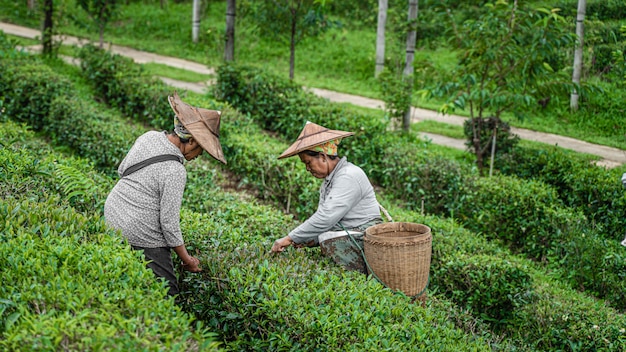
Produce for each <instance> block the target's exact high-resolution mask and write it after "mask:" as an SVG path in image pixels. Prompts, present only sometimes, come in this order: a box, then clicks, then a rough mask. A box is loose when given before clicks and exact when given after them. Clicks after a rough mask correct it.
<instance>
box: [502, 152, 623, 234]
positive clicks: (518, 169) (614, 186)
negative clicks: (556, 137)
mask: <svg viewBox="0 0 626 352" xmlns="http://www.w3.org/2000/svg"><path fill="white" fill-rule="evenodd" d="M501 172H502V173H504V174H507V175H516V176H519V177H521V178H524V179H529V178H534V179H537V180H541V181H543V182H545V183H546V184H549V185H551V186H552V187H554V188H555V189H556V191H557V192H558V195H559V198H560V199H561V200H562V202H563V203H564V204H565V205H566V206H568V207H572V208H575V209H578V210H580V211H581V212H583V213H584V214H585V216H586V217H587V219H588V220H589V224H590V226H593V227H594V228H596V229H597V233H598V234H600V235H602V236H605V237H606V238H608V239H611V240H614V241H620V240H621V239H623V238H624V227H626V218H625V217H624V214H623V212H621V211H616V210H618V209H625V208H626V194H625V193H624V189H623V187H622V185H621V182H620V177H621V172H620V171H619V170H616V169H606V168H603V167H597V166H592V165H589V163H588V162H586V161H582V160H576V159H572V158H570V157H568V156H567V155H565V154H564V153H563V152H562V151H559V150H557V149H556V148H552V149H550V150H538V149H528V148H525V149H520V150H518V151H517V152H516V153H514V154H513V159H512V160H511V162H509V163H508V164H507V165H506V166H503V167H501Z"/></svg>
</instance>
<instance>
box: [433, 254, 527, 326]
mask: <svg viewBox="0 0 626 352" xmlns="http://www.w3.org/2000/svg"><path fill="white" fill-rule="evenodd" d="M439 270H440V272H439V273H438V275H440V276H441V280H440V283H441V284H440V285H439V286H438V287H439V290H440V291H443V293H444V294H445V295H446V296H449V297H451V299H452V300H453V301H455V302H458V304H460V305H464V306H466V307H468V308H469V309H471V310H472V311H474V312H476V315H478V316H480V317H481V318H482V319H484V320H486V321H491V322H493V323H494V325H498V324H506V323H507V322H508V321H509V320H511V319H513V314H512V313H513V312H514V311H515V310H516V309H517V308H518V307H520V306H523V305H524V303H525V302H526V300H529V299H530V297H531V296H532V284H533V283H532V278H531V277H530V275H529V274H528V273H527V272H526V270H525V268H523V267H519V266H517V265H514V264H512V263H511V262H509V261H507V260H502V259H501V258H498V257H495V256H485V255H474V254H473V253H472V254H465V255H457V256H455V257H454V258H450V259H449V260H448V261H447V262H445V263H441V266H440V268H439Z"/></svg>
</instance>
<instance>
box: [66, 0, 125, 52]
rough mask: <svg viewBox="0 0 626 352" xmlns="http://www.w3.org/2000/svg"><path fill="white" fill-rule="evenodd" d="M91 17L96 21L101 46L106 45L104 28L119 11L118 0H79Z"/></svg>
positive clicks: (79, 3) (78, 2)
mask: <svg viewBox="0 0 626 352" xmlns="http://www.w3.org/2000/svg"><path fill="white" fill-rule="evenodd" d="M76 2H77V4H78V6H80V7H81V8H82V9H83V10H85V12H87V15H88V16H89V18H90V19H91V20H92V21H93V22H94V24H95V25H96V27H97V29H98V33H99V36H100V48H102V47H104V29H105V28H106V26H107V24H108V23H109V21H111V20H112V19H113V18H114V17H115V15H116V11H117V0H77V1H76Z"/></svg>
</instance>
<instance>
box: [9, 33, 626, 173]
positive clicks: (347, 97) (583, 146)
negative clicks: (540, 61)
mask: <svg viewBox="0 0 626 352" xmlns="http://www.w3.org/2000/svg"><path fill="white" fill-rule="evenodd" d="M0 30H2V31H3V32H5V33H6V34H11V35H15V36H20V37H25V38H31V39H35V38H38V37H39V36H40V32H39V31H38V30H34V29H31V28H26V27H21V26H16V25H13V24H8V23H2V22H0ZM55 40H58V41H62V42H63V44H67V45H78V46H81V45H83V44H84V43H86V41H83V40H80V39H78V38H75V37H69V36H59V37H57V38H56V39H55ZM107 47H108V48H109V49H110V50H111V52H113V53H116V54H119V55H122V56H126V57H129V58H132V59H133V60H134V61H135V62H137V63H149V62H153V63H158V64H162V65H167V66H170V67H176V68H179V69H184V70H188V71H193V72H198V73H202V74H214V72H215V71H214V70H213V69H212V68H210V67H207V66H206V65H203V64H199V63H197V62H193V61H189V60H184V59H179V58H172V57H167V56H162V55H157V54H154V53H147V52H143V51H138V50H135V49H132V48H128V47H123V46H119V45H108V46H107ZM35 49H36V48H35ZM68 61H70V62H73V63H75V60H72V59H68ZM161 79H162V80H163V81H164V82H165V83H166V84H168V85H171V86H173V87H176V88H180V89H185V90H189V91H193V92H197V93H204V92H206V89H207V87H208V84H210V82H200V83H189V82H182V81H177V80H173V79H170V78H165V77H161ZM308 89H309V90H310V91H311V92H313V93H314V94H316V95H318V96H320V97H324V98H327V99H328V100H330V101H332V102H341V103H350V104H354V105H357V106H363V107H368V108H372V109H382V108H384V102H383V101H381V100H377V99H371V98H366V97H361V96H356V95H351V94H346V93H340V92H334V91H330V90H326V89H319V88H308ZM411 115H412V120H413V121H416V122H417V121H421V120H436V121H438V122H442V123H449V124H454V125H463V121H464V120H465V118H464V117H462V116H457V115H442V114H439V113H437V112H435V111H431V110H425V109H420V108H415V107H412V108H411ZM511 130H512V132H513V133H515V134H517V135H518V136H519V137H520V138H522V139H526V140H531V141H535V142H541V143H545V144H549V145H556V146H558V147H561V148H565V149H570V150H574V151H577V152H581V153H587V154H592V155H597V156H599V157H600V158H602V159H603V160H600V161H599V162H598V163H597V164H598V165H602V166H606V167H609V168H611V167H616V166H619V165H621V164H625V163H626V151H624V150H621V149H617V148H612V147H607V146H602V145H597V144H592V143H588V142H585V141H580V140H577V139H573V138H569V137H564V136H559V135H555V134H550V133H543V132H536V131H531V130H526V129H520V128H511ZM423 136H424V137H425V138H428V139H430V140H431V141H432V142H433V143H435V144H440V145H445V146H449V147H452V148H457V149H465V145H464V142H465V141H464V140H459V139H455V138H449V137H445V136H441V135H436V134H432V133H423Z"/></svg>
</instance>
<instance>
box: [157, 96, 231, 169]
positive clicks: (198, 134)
mask: <svg viewBox="0 0 626 352" xmlns="http://www.w3.org/2000/svg"><path fill="white" fill-rule="evenodd" d="M167 100H168V101H169V102H170V106H171V107H172V110H174V112H175V113H176V116H177V117H178V121H180V123H182V124H183V126H185V128H186V129H187V131H189V133H191V135H192V136H193V138H194V139H195V140H196V141H197V142H198V143H200V146H201V147H202V149H204V150H205V151H206V152H207V153H209V155H211V156H212V157H213V158H215V159H216V160H218V161H221V162H222V163H224V164H226V159H224V153H223V152H222V146H221V144H220V117H221V114H222V113H221V112H220V111H217V110H208V109H203V108H197V107H194V106H190V105H189V104H187V103H185V102H183V101H182V100H181V99H180V97H179V96H178V93H174V95H173V96H169V97H168V99H167Z"/></svg>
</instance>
